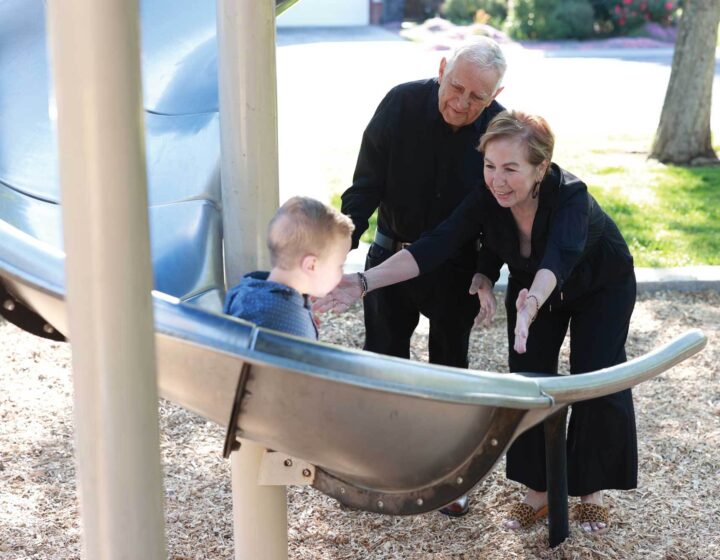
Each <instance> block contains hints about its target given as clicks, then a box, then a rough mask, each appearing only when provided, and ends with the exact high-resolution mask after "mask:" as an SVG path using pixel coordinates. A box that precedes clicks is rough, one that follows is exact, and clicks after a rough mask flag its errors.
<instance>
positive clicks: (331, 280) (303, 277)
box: [224, 196, 354, 339]
mask: <svg viewBox="0 0 720 560" xmlns="http://www.w3.org/2000/svg"><path fill="white" fill-rule="evenodd" d="M353 228H354V226H353V223H352V221H351V220H350V219H349V218H348V217H347V216H344V215H343V214H341V213H340V212H338V211H337V210H335V209H334V208H331V207H329V206H326V205H325V204H323V203H322V202H320V201H318V200H315V199H313V198H308V197H304V196H296V197H293V198H291V199H290V200H288V201H287V202H286V203H285V204H283V205H282V206H281V207H280V208H279V209H278V211H277V212H276V213H275V215H274V216H273V218H272V220H270V225H269V226H268V235H267V237H268V241H267V243H268V248H269V249H270V263H271V266H272V269H271V270H270V272H269V273H268V272H259V271H258V272H251V273H249V274H246V275H245V276H244V277H243V279H242V281H241V282H240V283H239V284H238V285H237V286H235V287H234V288H232V289H231V290H230V291H228V293H227V296H226V297H225V306H224V312H225V313H227V314H229V315H233V316H235V317H239V318H241V319H245V320H247V321H250V322H252V323H255V324H256V325H258V326H259V327H265V328H268V329H273V330H276V331H282V332H285V333H288V334H294V335H296V336H303V337H307V338H313V339H317V337H318V331H317V327H316V325H315V322H314V321H313V314H312V311H311V309H310V303H309V301H308V296H315V297H322V296H325V295H327V293H328V292H330V291H331V290H332V289H333V288H334V287H335V286H337V284H338V282H340V279H341V278H342V273H343V271H342V267H343V264H344V263H345V258H346V257H347V253H348V251H349V250H350V236H351V234H352V231H353Z"/></svg>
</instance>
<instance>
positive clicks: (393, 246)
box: [374, 230, 412, 253]
mask: <svg viewBox="0 0 720 560" xmlns="http://www.w3.org/2000/svg"><path fill="white" fill-rule="evenodd" d="M374 243H375V245H379V246H380V247H382V248H383V249H387V250H388V251H390V252H391V253H397V252H398V251H400V250H401V249H404V248H405V247H407V246H409V245H412V243H404V242H402V241H396V240H394V239H393V238H392V237H389V236H387V235H385V234H384V233H381V232H380V231H378V230H375V241H374Z"/></svg>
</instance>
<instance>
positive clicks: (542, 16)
mask: <svg viewBox="0 0 720 560" xmlns="http://www.w3.org/2000/svg"><path fill="white" fill-rule="evenodd" d="M620 1H622V0H620ZM593 19H594V11H593V7H592V5H591V4H590V2H589V0H515V2H514V3H513V9H512V12H511V13H510V14H509V15H508V22H507V31H508V33H509V34H510V35H511V36H512V37H514V38H516V39H586V38H588V37H590V36H591V35H592V34H593Z"/></svg>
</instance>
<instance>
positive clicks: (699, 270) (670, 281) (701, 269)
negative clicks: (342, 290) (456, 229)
mask: <svg viewBox="0 0 720 560" xmlns="http://www.w3.org/2000/svg"><path fill="white" fill-rule="evenodd" d="M368 247H369V245H368V244H367V243H362V242H361V243H360V247H358V248H357V249H355V250H354V251H350V254H349V255H348V258H347V261H346V263H345V272H359V271H362V270H363V269H364V268H365V255H366V253H367V250H368ZM635 276H636V277H637V283H638V293H652V292H659V291H663V290H675V291H679V292H700V291H703V290H720V266H680V267H677V268H641V267H637V268H635ZM507 277H508V270H507V267H505V266H504V267H503V268H502V271H501V272H500V279H499V280H498V282H497V284H495V287H496V288H497V289H498V290H499V291H503V290H505V287H506V286H507Z"/></svg>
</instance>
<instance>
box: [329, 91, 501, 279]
mask: <svg viewBox="0 0 720 560" xmlns="http://www.w3.org/2000/svg"><path fill="white" fill-rule="evenodd" d="M438 90H439V84H438V82H437V80H436V79H431V80H423V81H418V82H409V83H406V84H401V85H399V86H397V87H395V88H393V89H392V90H390V92H389V93H388V94H387V95H386V96H385V98H384V99H383V100H382V102H381V103H380V105H379V106H378V108H377V110H376V111H375V115H374V116H373V118H372V120H371V121H370V123H369V124H368V126H367V128H366V130H365V133H364V134H363V138H362V144H361V147H360V153H359V155H358V161H357V166H356V168H355V175H354V177H353V184H352V186H351V187H350V188H349V189H348V190H347V191H345V193H344V194H343V195H342V212H343V213H344V214H347V215H348V216H350V218H351V219H352V221H353V223H354V224H355V231H354V232H353V238H352V246H353V248H354V247H357V246H358V241H359V239H360V236H361V235H362V234H363V233H364V232H365V230H367V227H368V219H369V218H370V216H371V215H372V213H373V212H374V211H375V209H376V208H379V212H378V229H379V230H380V231H381V232H382V233H384V234H385V235H388V236H390V237H392V238H393V239H395V240H396V241H402V242H412V241H415V240H417V239H418V238H419V237H420V236H421V235H422V234H423V233H424V232H426V231H429V230H432V229H433V228H434V227H435V226H437V225H438V224H440V223H441V222H442V221H443V220H445V219H446V218H447V217H448V216H450V214H451V213H452V211H453V210H454V209H455V208H456V207H457V206H458V205H459V204H460V202H462V200H463V199H464V198H465V196H466V195H467V194H468V193H469V192H471V191H472V189H473V187H475V186H476V185H477V184H478V182H479V181H481V179H482V173H483V159H482V154H480V153H479V152H478V151H477V149H476V148H477V145H478V142H479V140H480V137H481V136H482V134H483V133H484V132H485V130H486V129H487V126H488V124H489V122H490V120H492V118H493V117H494V116H495V115H497V114H498V113H499V112H501V111H502V110H503V107H502V106H501V105H500V104H498V103H497V102H495V101H493V102H492V103H491V104H490V105H489V106H488V107H487V108H486V109H485V110H484V111H483V112H482V113H481V114H480V116H479V117H478V119H477V120H476V121H475V122H474V123H473V124H471V125H468V126H465V127H463V128H461V129H459V130H458V131H457V132H453V130H452V128H451V127H450V126H449V125H448V124H447V123H446V122H445V121H444V120H443V118H442V115H441V114H440V111H439V109H438ZM473 247H474V246H473V243H472V242H470V243H468V244H466V245H465V246H464V247H463V249H462V250H461V254H462V257H463V258H462V260H463V261H465V260H468V262H470V266H473V264H474V250H473Z"/></svg>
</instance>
